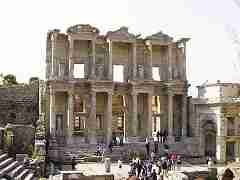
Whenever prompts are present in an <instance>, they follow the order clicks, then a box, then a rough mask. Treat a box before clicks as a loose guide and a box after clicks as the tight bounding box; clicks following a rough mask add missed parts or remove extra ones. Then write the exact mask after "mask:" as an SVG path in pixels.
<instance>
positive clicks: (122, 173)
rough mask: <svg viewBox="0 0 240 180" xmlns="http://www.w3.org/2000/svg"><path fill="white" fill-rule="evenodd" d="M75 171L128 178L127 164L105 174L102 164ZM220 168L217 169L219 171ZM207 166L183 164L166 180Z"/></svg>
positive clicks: (115, 164)
mask: <svg viewBox="0 0 240 180" xmlns="http://www.w3.org/2000/svg"><path fill="white" fill-rule="evenodd" d="M70 168H71V166H66V167H64V169H65V170H70ZM76 168H77V170H79V171H81V172H83V174H84V175H94V174H95V175H100V174H101V175H103V174H113V175H114V177H115V179H126V177H128V172H129V170H130V166H129V165H128V164H123V166H122V168H119V167H118V165H117V163H112V164H111V172H110V173H106V172H105V165H104V163H101V162H100V163H81V164H78V165H77V166H76ZM221 168H222V167H218V169H221ZM207 170H208V167H207V165H191V164H189V163H183V165H182V166H181V167H180V168H178V169H177V170H176V171H171V172H169V176H168V178H166V180H172V179H174V180H180V179H182V178H181V177H182V176H183V174H182V173H181V172H183V171H185V172H193V171H207Z"/></svg>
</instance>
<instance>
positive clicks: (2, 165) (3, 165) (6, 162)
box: [0, 158, 14, 170]
mask: <svg viewBox="0 0 240 180" xmlns="http://www.w3.org/2000/svg"><path fill="white" fill-rule="evenodd" d="M13 161H14V160H13V158H8V159H6V160H4V161H2V162H1V163H0V170H1V169H3V168H5V167H6V166H8V165H9V164H11V163H12V162H13Z"/></svg>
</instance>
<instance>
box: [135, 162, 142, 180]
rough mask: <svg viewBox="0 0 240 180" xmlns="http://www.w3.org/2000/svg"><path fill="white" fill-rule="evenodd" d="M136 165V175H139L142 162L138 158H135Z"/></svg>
mask: <svg viewBox="0 0 240 180" xmlns="http://www.w3.org/2000/svg"><path fill="white" fill-rule="evenodd" d="M136 167H137V177H139V176H140V174H141V171H142V164H141V162H140V159H138V160H137V164H136Z"/></svg>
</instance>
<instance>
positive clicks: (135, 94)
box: [130, 92, 138, 96]
mask: <svg viewBox="0 0 240 180" xmlns="http://www.w3.org/2000/svg"><path fill="white" fill-rule="evenodd" d="M130 95H131V96H137V95H138V92H131V93H130Z"/></svg>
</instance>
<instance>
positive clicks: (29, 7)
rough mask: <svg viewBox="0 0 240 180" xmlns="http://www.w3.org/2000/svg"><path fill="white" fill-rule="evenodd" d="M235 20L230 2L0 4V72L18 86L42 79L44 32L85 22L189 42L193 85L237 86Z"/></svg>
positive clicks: (26, 0) (25, 0) (236, 11)
mask: <svg viewBox="0 0 240 180" xmlns="http://www.w3.org/2000/svg"><path fill="white" fill-rule="evenodd" d="M239 19H240V8H239V7H237V6H236V4H235V3H234V0H211V1H209V0H201V1H198V0H192V1H191V0H167V1H166V0H147V1H143V0H142V1H141V0H131V1H130V0H129V1H127V0H119V1H116V0H95V1H93V0H87V1H84V0H78V1H77V0H75V1H73V0H68V1H61V0H51V1H49V0H48V1H47V0H41V1H33V0H21V1H18V0H15V1H13V0H7V1H2V2H1V4H0V22H1V28H0V33H1V42H0V52H1V59H0V73H1V72H2V73H4V74H8V73H12V74H15V75H16V76H17V80H18V81H19V82H27V81H28V79H29V78H30V77H31V76H38V77H40V78H44V77H45V50H46V33H47V31H48V30H49V29H54V28H58V29H61V31H62V32H65V31H66V29H67V28H68V27H69V26H71V25H74V24H81V23H87V24H91V25H93V26H96V27H98V28H99V29H100V31H101V33H105V32H106V31H108V30H115V29H117V28H119V27H120V26H123V25H124V26H128V27H129V31H130V32H132V33H135V34H139V33H141V34H142V35H143V36H145V35H149V34H153V33H156V32H157V31H160V30H162V31H163V32H164V33H167V34H169V35H170V36H172V37H174V38H175V39H178V38H180V37H190V38H191V41H190V42H189V43H188V46H187V75H188V79H189V82H190V83H191V84H192V86H196V85H199V84H202V83H203V82H204V81H206V80H209V81H210V82H215V81H216V80H218V79H219V80H221V81H234V82H236V81H238V80H239V79H240V73H239V72H237V71H236V69H235V68H234V63H236V62H237V53H236V52H237V51H236V50H237V49H236V48H237V47H235V46H234V44H233V41H232V39H231V37H232V35H231V32H232V31H235V32H237V33H239V32H240V22H239ZM194 90H195V89H194ZM191 93H192V89H191Z"/></svg>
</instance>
